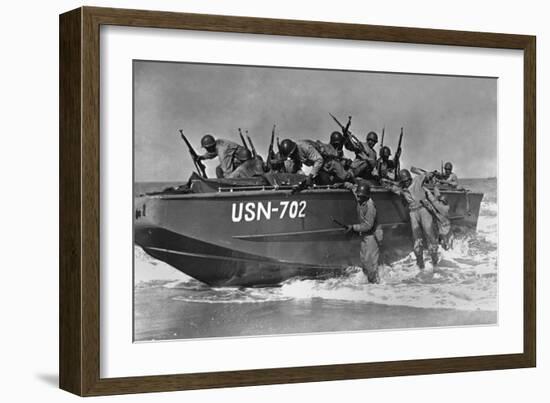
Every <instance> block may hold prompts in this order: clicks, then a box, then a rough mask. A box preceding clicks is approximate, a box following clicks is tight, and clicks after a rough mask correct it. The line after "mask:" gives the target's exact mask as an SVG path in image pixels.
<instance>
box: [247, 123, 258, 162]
mask: <svg viewBox="0 0 550 403" xmlns="http://www.w3.org/2000/svg"><path fill="white" fill-rule="evenodd" d="M246 138H247V139H248V142H249V143H250V150H251V152H252V158H256V155H257V154H256V148H255V147H254V143H252V139H251V138H250V136H249V135H248V130H247V131H246Z"/></svg>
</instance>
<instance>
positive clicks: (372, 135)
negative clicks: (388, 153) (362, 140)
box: [367, 132, 378, 143]
mask: <svg viewBox="0 0 550 403" xmlns="http://www.w3.org/2000/svg"><path fill="white" fill-rule="evenodd" d="M368 140H372V141H375V142H377V143H378V134H376V132H369V134H367V141H368Z"/></svg>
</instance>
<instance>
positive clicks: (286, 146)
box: [279, 139, 296, 159]
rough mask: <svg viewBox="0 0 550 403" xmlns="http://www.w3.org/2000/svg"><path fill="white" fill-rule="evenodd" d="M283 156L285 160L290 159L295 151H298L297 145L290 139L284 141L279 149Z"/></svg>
mask: <svg viewBox="0 0 550 403" xmlns="http://www.w3.org/2000/svg"><path fill="white" fill-rule="evenodd" d="M279 151H280V153H281V156H282V157H283V158H285V159H286V158H288V157H290V156H291V155H292V154H293V153H294V151H296V143H295V142H294V141H292V140H290V139H284V140H283V141H281V147H280V148H279Z"/></svg>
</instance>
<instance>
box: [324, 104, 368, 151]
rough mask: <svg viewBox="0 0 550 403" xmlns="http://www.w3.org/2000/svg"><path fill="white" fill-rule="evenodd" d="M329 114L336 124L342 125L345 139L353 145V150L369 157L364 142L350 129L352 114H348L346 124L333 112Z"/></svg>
mask: <svg viewBox="0 0 550 403" xmlns="http://www.w3.org/2000/svg"><path fill="white" fill-rule="evenodd" d="M329 115H330V117H331V118H332V119H333V120H334V121H335V122H336V124H337V125H338V126H340V129H341V130H342V135H343V136H344V139H345V140H346V142H348V143H349V144H350V145H351V146H352V147H353V151H355V152H356V153H361V154H363V155H362V158H367V151H366V150H365V147H363V143H361V142H360V141H359V139H358V138H357V137H355V135H354V134H353V133H352V132H351V131H350V130H349V127H350V125H351V116H348V123H347V124H346V126H344V125H343V124H342V123H340V121H338V119H336V116H334V115H333V114H332V113H329Z"/></svg>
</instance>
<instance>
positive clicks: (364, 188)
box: [344, 181, 383, 283]
mask: <svg viewBox="0 0 550 403" xmlns="http://www.w3.org/2000/svg"><path fill="white" fill-rule="evenodd" d="M344 187H345V188H346V189H349V190H351V191H352V192H353V195H354V196H355V200H356V202H357V216H358V217H359V223H357V224H353V225H347V226H346V232H348V233H351V232H354V233H357V234H359V236H361V249H360V254H359V257H360V261H361V268H362V269H363V273H364V274H365V276H367V279H368V280H369V283H379V282H380V277H379V274H378V259H379V257H380V252H379V243H381V242H382V238H383V234H382V227H380V226H379V225H378V223H377V217H376V206H375V204H374V201H373V200H372V198H371V189H370V185H369V184H368V183H367V182H365V181H361V182H360V183H359V184H352V183H349V182H346V183H344Z"/></svg>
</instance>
